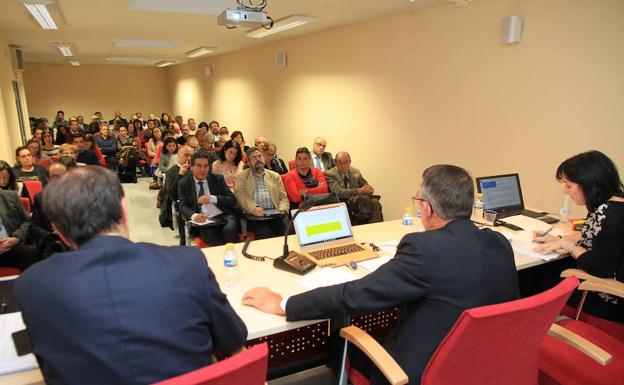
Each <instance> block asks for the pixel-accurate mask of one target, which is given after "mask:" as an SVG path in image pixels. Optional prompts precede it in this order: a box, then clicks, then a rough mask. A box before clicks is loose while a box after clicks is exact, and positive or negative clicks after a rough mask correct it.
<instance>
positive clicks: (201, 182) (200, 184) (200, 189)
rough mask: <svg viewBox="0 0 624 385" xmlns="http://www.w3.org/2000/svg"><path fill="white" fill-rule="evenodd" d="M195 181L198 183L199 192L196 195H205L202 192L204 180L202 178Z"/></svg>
mask: <svg viewBox="0 0 624 385" xmlns="http://www.w3.org/2000/svg"><path fill="white" fill-rule="evenodd" d="M197 183H198V184H199V194H198V195H197V197H198V198H199V197H200V196H202V195H205V192H204V181H203V180H202V181H199V182H197Z"/></svg>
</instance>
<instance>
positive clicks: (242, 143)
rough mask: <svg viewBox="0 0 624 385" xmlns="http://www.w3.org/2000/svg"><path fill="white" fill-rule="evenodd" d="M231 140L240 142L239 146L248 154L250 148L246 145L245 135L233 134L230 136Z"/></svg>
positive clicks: (235, 132) (237, 132)
mask: <svg viewBox="0 0 624 385" xmlns="http://www.w3.org/2000/svg"><path fill="white" fill-rule="evenodd" d="M230 138H231V139H232V140H235V141H237V142H238V144H239V145H240V146H241V148H242V149H243V152H244V153H247V150H249V146H246V145H245V138H244V137H243V133H242V132H240V131H234V132H232V135H230Z"/></svg>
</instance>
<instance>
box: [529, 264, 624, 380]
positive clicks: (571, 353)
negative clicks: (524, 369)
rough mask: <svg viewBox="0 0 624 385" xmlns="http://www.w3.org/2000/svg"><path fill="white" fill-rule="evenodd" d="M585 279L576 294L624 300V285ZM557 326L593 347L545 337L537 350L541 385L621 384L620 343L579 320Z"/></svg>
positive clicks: (623, 346)
mask: <svg viewBox="0 0 624 385" xmlns="http://www.w3.org/2000/svg"><path fill="white" fill-rule="evenodd" d="M586 278H588V279H586V280H585V281H584V282H583V283H581V285H580V286H579V290H583V291H596V292H603V293H607V294H609V295H613V296H618V297H620V298H621V299H622V298H624V283H622V282H618V281H615V280H611V279H600V278H596V277H591V276H589V277H586ZM557 325H558V326H560V327H561V329H563V330H564V332H563V333H565V332H573V333H574V334H576V335H577V336H580V337H582V338H583V339H585V340H587V341H589V342H591V343H592V344H593V345H594V346H587V347H586V346H584V344H583V342H582V341H581V342H578V343H576V345H573V346H575V347H572V346H570V345H568V344H565V343H564V342H562V341H560V340H559V339H557V338H555V337H554V336H553V337H551V336H547V337H546V338H545V339H544V341H543V343H542V347H541V349H540V376H539V384H540V385H559V384H560V385H572V384H573V385H581V384H582V385H594V384H622V383H624V342H623V341H622V340H620V339H618V338H616V337H614V336H612V335H610V334H608V333H606V332H605V331H603V330H600V329H599V328H597V327H595V326H594V325H591V324H588V323H586V322H584V321H582V320H580V319H579V320H576V319H564V320H560V321H558V322H557ZM573 338H576V337H573ZM573 338H572V339H573Z"/></svg>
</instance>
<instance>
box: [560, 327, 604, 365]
mask: <svg viewBox="0 0 624 385" xmlns="http://www.w3.org/2000/svg"><path fill="white" fill-rule="evenodd" d="M548 335H549V336H551V337H554V338H557V339H558V340H561V341H563V342H565V343H566V344H568V345H570V346H572V347H573V348H575V349H576V350H578V351H580V352H582V353H584V354H585V355H587V356H588V357H589V358H591V359H592V360H594V361H596V362H598V363H599V364H600V365H602V366H607V365H608V364H609V363H610V362H611V360H612V359H613V357H612V356H611V354H609V353H608V352H606V351H604V350H603V349H601V348H600V347H599V346H597V345H596V344H594V343H592V342H590V341H588V340H587V339H585V338H583V337H581V336H579V335H578V334H576V333H574V332H572V331H570V330H568V329H566V328H564V327H563V326H559V325H557V324H552V326H551V327H550V329H549V330H548Z"/></svg>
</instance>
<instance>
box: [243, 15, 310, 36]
mask: <svg viewBox="0 0 624 385" xmlns="http://www.w3.org/2000/svg"><path fill="white" fill-rule="evenodd" d="M312 20H314V17H312V16H302V15H292V16H288V17H285V18H283V19H280V20H277V21H275V22H274V23H273V27H271V28H270V29H266V28H264V27H258V28H256V29H252V30H251V31H249V32H247V33H246V35H247V36H249V37H256V38H261V37H265V36H269V35H272V34H274V33H278V32H282V31H285V30H287V29H291V28H295V27H299V26H300V25H303V24H307V23H309V22H310V21H312Z"/></svg>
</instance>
